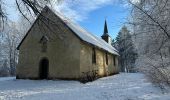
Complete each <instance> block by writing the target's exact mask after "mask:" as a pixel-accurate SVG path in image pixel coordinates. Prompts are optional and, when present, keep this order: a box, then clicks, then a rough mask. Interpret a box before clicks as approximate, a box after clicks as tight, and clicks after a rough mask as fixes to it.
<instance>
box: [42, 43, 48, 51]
mask: <svg viewBox="0 0 170 100" xmlns="http://www.w3.org/2000/svg"><path fill="white" fill-rule="evenodd" d="M41 51H42V52H47V42H44V43H42V50H41Z"/></svg>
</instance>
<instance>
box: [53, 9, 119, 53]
mask: <svg viewBox="0 0 170 100" xmlns="http://www.w3.org/2000/svg"><path fill="white" fill-rule="evenodd" d="M55 14H57V16H58V17H59V18H61V19H62V20H63V22H64V23H65V24H66V25H67V26H68V27H69V28H70V29H71V30H72V31H73V32H74V33H75V34H76V35H78V36H79V38H81V39H82V40H83V41H86V42H88V43H90V44H93V45H95V46H97V47H99V48H102V49H104V50H106V51H108V52H110V53H112V54H115V55H119V54H118V51H117V50H116V49H115V48H114V47H113V46H111V45H110V44H108V43H107V42H105V41H104V40H103V39H101V38H99V37H97V36H95V35H93V34H92V33H90V32H88V31H86V30H85V29H84V28H82V27H81V26H80V25H78V24H76V23H74V22H73V21H71V20H70V19H68V18H66V17H65V16H64V15H62V14H61V13H59V12H56V11H55Z"/></svg>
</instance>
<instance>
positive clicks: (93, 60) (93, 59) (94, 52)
mask: <svg viewBox="0 0 170 100" xmlns="http://www.w3.org/2000/svg"><path fill="white" fill-rule="evenodd" d="M92 63H94V64H96V51H95V48H93V49H92Z"/></svg>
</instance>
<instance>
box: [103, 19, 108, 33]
mask: <svg viewBox="0 0 170 100" xmlns="http://www.w3.org/2000/svg"><path fill="white" fill-rule="evenodd" d="M103 36H108V29H107V22H106V20H105V24H104V32H103Z"/></svg>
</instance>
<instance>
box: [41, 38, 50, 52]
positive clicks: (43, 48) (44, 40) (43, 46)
mask: <svg viewBox="0 0 170 100" xmlns="http://www.w3.org/2000/svg"><path fill="white" fill-rule="evenodd" d="M47 42H48V37H47V36H42V38H41V40H40V43H41V51H42V52H47Z"/></svg>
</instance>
